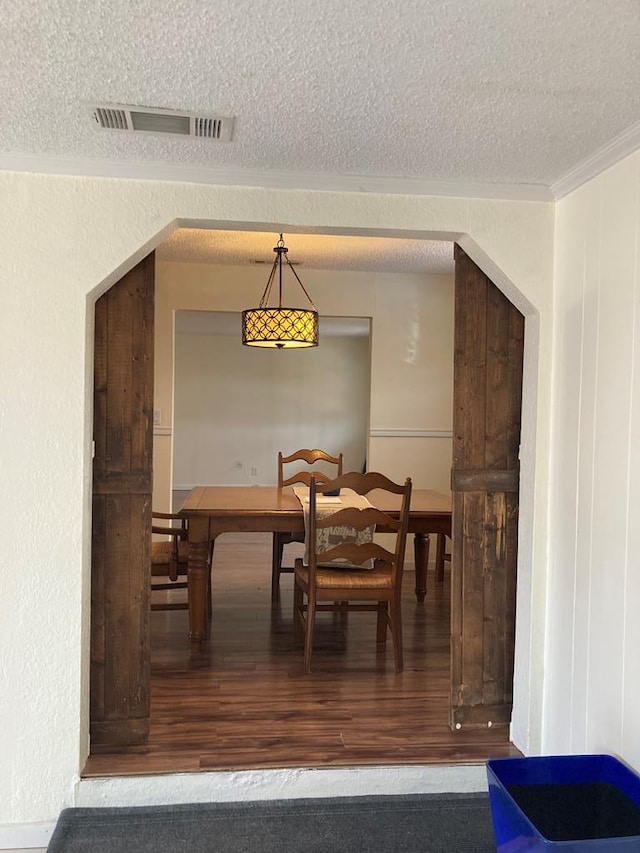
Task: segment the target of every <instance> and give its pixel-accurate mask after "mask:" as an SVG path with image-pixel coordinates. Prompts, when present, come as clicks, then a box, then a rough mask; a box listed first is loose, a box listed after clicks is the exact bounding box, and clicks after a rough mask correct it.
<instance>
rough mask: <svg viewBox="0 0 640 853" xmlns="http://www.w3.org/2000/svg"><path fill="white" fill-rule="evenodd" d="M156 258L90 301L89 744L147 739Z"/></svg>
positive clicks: (128, 742) (132, 741) (152, 257)
mask: <svg viewBox="0 0 640 853" xmlns="http://www.w3.org/2000/svg"><path fill="white" fill-rule="evenodd" d="M153 309H154V255H153V254H151V255H149V256H148V257H147V258H145V259H144V260H143V261H142V262H141V263H140V264H138V266H136V267H135V268H134V269H133V270H131V272H129V273H128V274H127V275H125V276H124V278H122V279H121V280H120V281H119V282H117V284H115V285H114V286H113V287H112V288H111V289H110V290H109V291H108V292H107V293H105V294H104V295H103V296H102V297H101V298H100V299H99V300H98V301H97V303H96V307H95V358H94V442H95V456H94V460H93V527H92V554H91V701H90V705H91V711H90V713H91V743H92V746H93V745H98V744H102V745H125V744H136V743H142V742H144V741H145V740H146V739H147V737H148V734H149V677H150V672H149V594H150V591H149V588H150V549H151V490H152V459H153V345H154V339H153Z"/></svg>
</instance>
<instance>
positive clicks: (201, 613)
mask: <svg viewBox="0 0 640 853" xmlns="http://www.w3.org/2000/svg"><path fill="white" fill-rule="evenodd" d="M208 558H209V543H208V542H190V543H189V563H188V568H187V584H188V591H189V639H190V640H191V645H192V647H193V648H194V649H200V648H201V646H202V642H203V640H206V638H207V636H208V633H209V632H208V627H209V618H208V607H209V605H208V604H207V595H208V592H209V559H208Z"/></svg>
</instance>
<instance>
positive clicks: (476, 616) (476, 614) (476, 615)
mask: <svg viewBox="0 0 640 853" xmlns="http://www.w3.org/2000/svg"><path fill="white" fill-rule="evenodd" d="M93 615H94V616H95V615H96V614H93ZM469 615H473V616H474V618H476V619H477V618H478V612H477V609H476V611H475V613H468V614H467V616H466V617H463V618H468V616H469ZM465 624H469V623H465ZM502 639H503V640H504V639H505V637H504V636H503V637H502ZM122 663H123V665H126V662H125V661H122ZM479 672H480V676H481V675H482V669H480V670H479ZM452 694H453V690H452Z"/></svg>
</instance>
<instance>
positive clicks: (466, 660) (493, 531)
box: [92, 249, 523, 744]
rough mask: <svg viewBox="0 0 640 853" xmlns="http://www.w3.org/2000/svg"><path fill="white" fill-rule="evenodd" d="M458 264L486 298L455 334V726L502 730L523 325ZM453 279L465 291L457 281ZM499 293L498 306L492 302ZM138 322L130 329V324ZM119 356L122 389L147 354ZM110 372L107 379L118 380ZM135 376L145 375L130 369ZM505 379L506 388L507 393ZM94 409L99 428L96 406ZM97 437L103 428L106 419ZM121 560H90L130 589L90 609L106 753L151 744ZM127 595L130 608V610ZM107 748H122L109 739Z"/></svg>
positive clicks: (509, 647)
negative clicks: (492, 398)
mask: <svg viewBox="0 0 640 853" xmlns="http://www.w3.org/2000/svg"><path fill="white" fill-rule="evenodd" d="M458 259H459V260H460V264H461V265H460V270H461V274H460V282H463V281H464V283H465V287H466V291H465V292H466V294H467V295H466V297H465V299H469V298H470V294H472V293H473V298H474V299H476V300H482V299H483V298H484V302H483V305H484V320H485V322H484V325H483V326H482V329H483V331H482V333H479V332H478V327H477V324H476V322H475V321H476V320H477V318H478V317H479V316H480V314H479V311H478V305H475V307H474V308H473V309H472V310H469V311H468V312H466V314H465V315H464V316H465V317H466V318H467V319H465V320H462V319H460V321H459V328H458V326H457V327H456V358H457V361H458V365H459V368H460V370H459V372H458V374H457V376H458V379H457V382H458V386H459V388H458V391H459V395H458V398H457V399H459V400H460V401H464V405H463V406H462V405H461V406H460V411H461V412H463V417H462V419H461V420H459V421H458V425H457V426H456V427H454V431H455V432H456V436H455V441H456V444H457V448H458V452H462V451H464V453H463V455H462V456H460V462H461V464H460V467H459V469H458V470H457V471H456V470H455V465H454V483H453V485H454V496H455V497H454V504H455V510H454V566H455V567H456V573H457V574H456V576H457V579H458V581H457V586H456V587H455V588H456V590H457V592H456V596H455V602H454V603H455V608H456V609H455V612H454V613H453V614H452V626H453V632H454V636H453V642H452V690H451V696H452V723H453V725H455V726H460V725H487V724H489V723H491V722H504V716H505V714H508V713H509V712H510V707H511V698H512V678H513V632H514V625H515V560H516V551H515V542H516V529H517V509H518V497H517V496H518V491H517V446H518V444H519V430H520V400H521V391H522V343H523V318H522V315H520V314H519V312H517V309H515V308H514V307H513V306H511V305H510V303H509V302H508V300H507V299H506V297H504V296H503V295H502V294H501V293H500V291H498V289H497V288H495V286H494V285H492V284H491V282H489V280H488V279H487V278H486V276H484V275H483V274H482V272H481V271H480V270H479V269H478V268H477V267H476V266H475V264H473V262H471V261H470V259H468V258H467V257H466V255H465V254H464V252H462V250H460V249H458V256H457V261H458ZM465 259H466V260H465ZM467 261H468V263H467ZM144 263H145V262H143V264H144ZM140 266H142V265H140ZM136 269H137V268H136ZM463 270H464V272H462V271H463ZM132 272H134V271H132ZM129 275H131V274H129ZM456 279H457V281H456V290H458V289H459V288H458V275H457V276H456ZM123 281H124V280H123ZM472 283H473V288H472V287H471V284H472ZM119 284H122V282H120V283H119ZM117 286H118V285H116V287H117ZM460 292H461V293H462V285H460ZM481 292H482V293H484V297H482V296H481V295H480V294H481ZM495 294H498V296H499V298H497V299H496V297H495ZM463 302H464V300H463ZM514 312H515V313H514ZM147 316H148V314H147ZM518 317H519V320H518V319H517V318H518ZM133 322H134V324H135V319H134V321H133ZM112 353H113V355H114V357H117V358H119V359H121V360H123V361H121V362H114V364H119V367H115V368H114V372H113V375H114V381H115V382H116V384H117V383H118V382H119V381H120V379H121V376H122V374H123V364H124V363H127V360H129V361H130V362H132V363H133V362H136V361H139V359H140V352H139V350H137V349H136V348H135V347H133V345H132V344H131V342H129V350H128V351H127V342H126V341H125V342H124V343H123V342H122V341H119V342H116V343H115V344H114V347H113V348H112ZM107 373H108V374H109V375H110V374H111V370H110V369H108V371H107ZM131 376H138V374H137V373H136V372H135V371H134V372H133V373H132V374H131ZM501 376H502V377H507V379H508V380H509V381H508V382H507V384H506V385H505V383H504V381H503V380H501V379H500V377H501ZM127 378H130V375H129V374H127ZM138 378H140V385H139V386H138V387H137V388H136V389H133V390H132V394H133V396H134V397H136V398H137V399H138V402H139V404H140V406H141V407H142V409H141V410H142V412H143V413H146V414H144V415H143V417H142V419H140V417H139V416H138V417H137V419H136V418H133V421H132V426H134V427H138V428H140V429H141V434H144V430H145V429H146V428H147V424H150V421H151V411H152V407H153V403H152V389H151V403H149V402H148V399H149V398H148V396H145V395H146V392H148V390H149V389H148V385H146V384H145V383H147V379H145V378H144V377H143V376H142V375H141V374H140V375H139V376H138ZM97 384H98V383H97ZM494 390H499V391H500V399H501V400H502V404H501V405H500V406H495V405H489V406H487V396H488V394H490V393H491V392H492V391H494ZM505 402H506V403H507V404H508V405H507V407H506V408H505V407H504V403H505ZM96 411H97V416H98V418H99V417H100V413H101V409H100V407H99V406H97V407H96ZM487 413H488V414H489V416H490V417H489V420H488V421H487ZM117 414H118V415H121V412H119V413H117ZM487 425H489V428H488V429H487ZM97 428H98V429H101V428H102V425H101V424H100V422H99V421H98V423H97ZM116 432H117V429H116ZM502 433H504V434H506V435H507V436H508V441H507V445H508V448H507V449H506V450H504V449H503V450H502V451H500V452H501V453H502V455H503V456H504V459H503V460H502V461H501V460H500V459H498V458H497V457H496V453H497V448H498V446H499V441H498V442H497V439H498V438H499V437H500V436H501V435H502ZM500 446H501V445H500ZM514 446H515V448H516V450H515V454H514V450H513V448H514ZM470 449H472V451H473V452H471V453H470V455H469V454H467V453H466V451H467V450H470ZM487 454H488V455H487ZM480 458H482V460H483V464H482V466H480V467H478V466H477V465H476V464H475V462H474V461H473V460H476V459H480ZM503 462H504V464H503ZM469 464H471V465H472V467H469ZM501 470H502V471H504V472H506V473H505V474H503V475H500V476H496V473H495V472H496V471H501ZM121 473H123V474H125V473H128V474H129V479H130V480H131V475H132V471H130V470H128V471H125V472H121ZM125 479H126V478H125ZM134 479H135V478H134ZM138 479H140V478H138ZM143 479H144V478H143ZM514 483H515V488H514ZM141 494H142V493H141ZM137 502H138V503H139V504H140V506H141V507H144V499H143V498H140V497H138V498H137ZM143 511H144V510H143ZM125 516H126V514H121V516H120V522H121V524H122V529H121V530H120V532H119V533H118V534H117V536H118V541H120V542H135V541H136V536H138V537H139V536H140V535H141V534H140V530H139V529H138V530H137V533H136V531H135V529H132V527H131V525H127V521H126V517H125ZM96 524H97V525H98V527H99V524H100V516H99V514H98V515H96V514H95V513H94V544H95V543H97V545H98V547H99V548H100V547H102V548H104V549H106V548H107V545H106V530H104V529H103V530H102V531H100V530H98V528H97V527H96ZM96 531H97V535H96ZM110 535H112V534H110ZM490 543H491V545H490ZM491 546H492V547H491ZM115 562H116V561H115V560H112V561H109V560H106V559H103V558H97V559H94V566H95V572H96V574H95V576H94V580H93V583H94V585H95V586H96V589H97V590H100V589H105V588H106V585H105V583H104V577H102V578H101V576H100V572H104V570H105V566H107V564H108V565H109V566H110V571H112V572H113V573H115V576H114V577H113V578H112V582H113V585H114V586H115V587H117V588H118V589H120V590H128V595H129V598H127V597H126V595H125V594H124V593H122V594H121V595H120V596H119V597H118V598H117V600H115V601H114V600H113V598H111V599H109V598H108V597H107V596H106V595H103V596H102V597H99V596H96V598H95V607H94V605H93V602H92V624H93V625H95V626H96V631H97V632H99V633H96V634H95V635H94V637H93V638H92V738H93V739H94V742H98V741H97V738H100V739H101V742H102V743H108V742H114V743H118V744H124V743H136V742H141V741H143V740H144V736H145V723H144V720H145V705H146V709H147V719H148V676H146V675H145V673H146V672H147V671H148V632H147V634H146V639H145V631H146V627H145V618H144V615H143V614H144V613H146V605H145V597H146V589H145V590H142V589H141V588H139V586H138V583H137V581H138V579H139V572H135V571H134V572H132V570H131V569H130V568H128V566H127V561H126V560H122V551H121V552H120V564H119V565H116V564H115ZM463 579H464V582H463ZM470 590H473V593H472V594H469V591H470ZM131 595H133V602H134V605H135V606H132V604H131V602H132V599H131ZM485 617H487V618H485ZM485 623H490V625H491V630H487V629H486V626H485ZM123 624H127V625H128V626H129V630H128V634H127V636H123V631H122V626H123ZM145 678H147V680H146V681H145ZM462 685H464V689H462ZM109 738H115V740H112V741H109Z"/></svg>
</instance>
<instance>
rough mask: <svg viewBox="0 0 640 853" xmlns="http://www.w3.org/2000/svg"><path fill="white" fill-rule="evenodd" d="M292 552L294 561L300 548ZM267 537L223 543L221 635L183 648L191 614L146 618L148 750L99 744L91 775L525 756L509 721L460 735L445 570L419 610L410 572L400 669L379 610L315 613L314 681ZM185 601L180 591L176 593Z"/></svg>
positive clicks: (216, 629)
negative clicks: (451, 708)
mask: <svg viewBox="0 0 640 853" xmlns="http://www.w3.org/2000/svg"><path fill="white" fill-rule="evenodd" d="M300 547H301V546H287V550H286V552H285V555H286V556H290V555H293V554H294V553H299V550H298V551H296V550H295V549H296V548H298V549H299V548H300ZM270 560H271V546H270V536H265V535H262V534H245V535H229V534H227V535H225V536H222V537H220V539H219V540H218V542H217V543H216V554H215V567H214V579H213V596H214V600H213V626H212V636H211V639H210V640H209V642H208V643H207V644H206V647H205V648H204V649H203V650H202V651H201V652H192V651H191V648H190V645H189V642H188V640H187V636H186V634H187V613H186V611H156V612H153V613H152V614H151V625H152V628H151V630H152V643H153V647H152V648H153V651H152V677H151V690H152V701H151V735H150V738H149V743H148V744H146V745H144V746H139V747H129V748H124V749H119V750H117V751H109V750H107V749H102V750H100V752H98V751H97V750H96V752H95V754H92V755H91V756H90V758H89V759H88V761H87V764H86V767H85V768H84V771H83V774H82V775H83V776H84V777H90V776H104V775H118V776H121V775H128V774H147V773H160V772H189V771H193V772H196V771H204V770H221V769H246V768H259V767H262V768H266V767H323V766H329V765H334V766H339V765H342V766H345V765H347V766H358V765H361V766H362V765H373V764H382V765H394V764H395V765H398V764H434V763H446V764H454V763H474V762H483V761H484V760H485V759H487V758H490V757H501V756H509V755H518V754H519V753H518V751H517V750H516V749H515V747H513V745H512V744H510V743H509V733H508V729H507V728H506V727H494V728H492V729H482V730H461V731H451V729H450V728H449V726H448V723H447V719H448V716H447V709H448V689H449V574H448V572H447V574H446V576H445V582H444V584H438V583H436V582H435V580H434V577H433V572H432V571H430V572H429V577H428V589H427V600H426V602H424V603H423V604H418V603H417V602H416V600H415V596H414V593H413V583H414V576H413V572H411V571H409V572H406V573H405V583H404V595H403V599H404V600H403V623H404V631H403V634H404V645H405V668H404V671H403V672H402V673H401V674H399V675H396V673H395V671H394V666H393V652H392V647H391V641H390V639H389V641H388V644H387V648H386V649H384V648H382V649H379V648H377V647H376V642H375V614H373V613H372V614H369V613H351V614H348V615H346V616H337V615H335V614H331V613H322V614H319V615H318V622H317V626H316V642H315V649H314V657H313V662H312V666H313V673H312V675H305V674H304V673H303V670H302V650H301V649H298V648H294V647H293V643H292V576H291V575H285V576H283V578H282V594H281V605H280V607H279V608H277V609H276V610H272V607H271V600H270V588H269V583H270ZM179 594H180V593H177V592H175V593H171V595H174V596H178V595H179Z"/></svg>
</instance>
